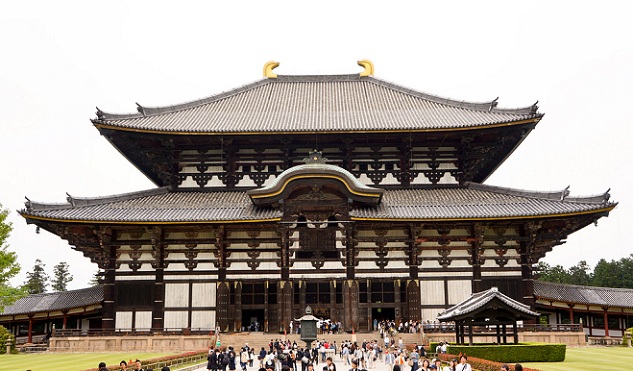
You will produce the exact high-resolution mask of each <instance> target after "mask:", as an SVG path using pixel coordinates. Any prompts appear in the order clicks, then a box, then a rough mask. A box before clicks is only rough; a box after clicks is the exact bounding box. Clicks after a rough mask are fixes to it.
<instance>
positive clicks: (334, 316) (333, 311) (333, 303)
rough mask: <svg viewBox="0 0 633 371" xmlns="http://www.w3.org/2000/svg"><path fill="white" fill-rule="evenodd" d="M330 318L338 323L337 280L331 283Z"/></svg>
mask: <svg viewBox="0 0 633 371" xmlns="http://www.w3.org/2000/svg"><path fill="white" fill-rule="evenodd" d="M330 318H331V319H332V321H334V322H336V321H338V316H337V314H336V280H331V281H330Z"/></svg>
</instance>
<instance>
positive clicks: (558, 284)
mask: <svg viewBox="0 0 633 371" xmlns="http://www.w3.org/2000/svg"><path fill="white" fill-rule="evenodd" d="M534 282H538V283H539V284H545V285H550V286H566V287H576V288H583V289H590V290H608V291H614V290H615V291H625V292H633V289H629V288H626V287H603V286H586V285H574V284H571V283H559V282H549V281H541V280H534Z"/></svg>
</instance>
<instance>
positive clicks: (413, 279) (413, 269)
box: [407, 225, 422, 321]
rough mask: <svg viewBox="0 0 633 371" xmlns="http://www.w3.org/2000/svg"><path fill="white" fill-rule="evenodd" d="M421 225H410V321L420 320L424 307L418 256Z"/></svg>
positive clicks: (408, 304)
mask: <svg viewBox="0 0 633 371" xmlns="http://www.w3.org/2000/svg"><path fill="white" fill-rule="evenodd" d="M420 229H421V228H420V227H418V226H413V225H411V226H409V238H410V242H409V249H408V250H409V251H408V255H409V256H408V259H407V260H408V264H409V279H408V280H407V307H408V312H409V318H408V320H409V321H420V320H421V319H422V318H421V317H422V309H421V307H420V305H421V303H420V280H419V266H420V260H419V258H418V242H417V238H418V234H419V232H420Z"/></svg>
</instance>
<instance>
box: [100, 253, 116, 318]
mask: <svg viewBox="0 0 633 371" xmlns="http://www.w3.org/2000/svg"><path fill="white" fill-rule="evenodd" d="M107 248H108V250H109V251H108V255H109V256H108V262H107V266H106V268H105V277H104V280H103V318H102V319H101V328H102V329H103V330H114V326H115V323H114V317H115V314H116V307H115V303H114V280H115V272H116V269H115V262H116V247H115V246H108V247H107Z"/></svg>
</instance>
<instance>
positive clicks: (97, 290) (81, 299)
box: [0, 286, 103, 318]
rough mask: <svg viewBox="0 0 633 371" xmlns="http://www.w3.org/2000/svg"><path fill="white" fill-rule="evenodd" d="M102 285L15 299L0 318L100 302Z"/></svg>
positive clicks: (79, 306) (80, 306)
mask: <svg viewBox="0 0 633 371" xmlns="http://www.w3.org/2000/svg"><path fill="white" fill-rule="evenodd" d="M102 301H103V287H102V286H94V287H88V288H85V289H79V290H70V291H59V292H49V293H43V294H33V295H28V296H25V297H23V298H21V299H19V300H17V301H16V302H15V303H13V304H12V305H9V306H7V307H5V308H4V312H2V313H0V318H1V317H3V316H9V315H19V314H31V313H40V312H52V311H61V310H66V309H73V308H82V307H85V306H89V305H96V304H101V302H102Z"/></svg>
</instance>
